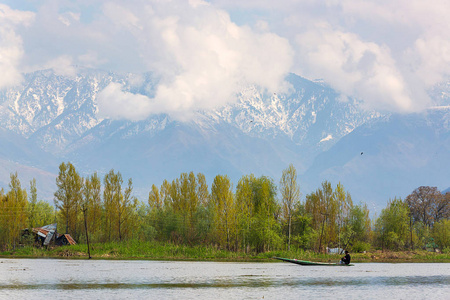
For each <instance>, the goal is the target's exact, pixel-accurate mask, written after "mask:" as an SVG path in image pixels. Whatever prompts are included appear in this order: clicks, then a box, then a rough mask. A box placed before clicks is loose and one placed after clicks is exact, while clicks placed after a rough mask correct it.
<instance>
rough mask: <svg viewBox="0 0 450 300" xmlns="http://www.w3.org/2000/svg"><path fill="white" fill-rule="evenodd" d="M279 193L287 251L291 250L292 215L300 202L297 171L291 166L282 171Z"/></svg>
mask: <svg viewBox="0 0 450 300" xmlns="http://www.w3.org/2000/svg"><path fill="white" fill-rule="evenodd" d="M280 191H281V199H282V205H283V210H282V212H283V218H284V219H285V220H287V224H288V250H291V231H292V214H293V210H294V207H295V205H296V204H297V203H298V202H299V201H300V185H298V183H297V170H296V169H295V167H294V165H293V164H290V165H289V167H288V168H287V169H285V170H283V174H282V176H281V179H280Z"/></svg>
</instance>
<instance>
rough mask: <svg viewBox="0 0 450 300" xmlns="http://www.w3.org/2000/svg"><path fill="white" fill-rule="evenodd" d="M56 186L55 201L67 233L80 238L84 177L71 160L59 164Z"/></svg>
mask: <svg viewBox="0 0 450 300" xmlns="http://www.w3.org/2000/svg"><path fill="white" fill-rule="evenodd" d="M56 186H57V190H56V192H55V194H54V202H55V207H56V208H57V209H58V210H59V212H60V214H61V217H62V218H63V220H64V223H65V233H70V234H71V235H72V236H73V237H74V238H75V239H78V237H79V235H80V228H81V226H80V224H79V223H80V219H79V217H80V216H79V214H80V203H81V197H82V187H83V178H82V177H81V176H80V175H79V174H78V173H77V171H76V170H75V167H74V165H72V164H71V163H70V162H68V163H67V164H65V163H64V162H63V163H61V164H60V166H59V174H58V177H57V178H56Z"/></svg>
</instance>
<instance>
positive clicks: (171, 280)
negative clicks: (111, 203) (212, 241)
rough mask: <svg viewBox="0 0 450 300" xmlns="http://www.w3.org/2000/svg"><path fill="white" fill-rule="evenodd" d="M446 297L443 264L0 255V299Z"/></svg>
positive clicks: (449, 287) (449, 280) (448, 281)
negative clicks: (347, 265)
mask: <svg viewBox="0 0 450 300" xmlns="http://www.w3.org/2000/svg"><path fill="white" fill-rule="evenodd" d="M449 294H450V268H449V265H448V264H371V263H368V264H357V265H356V266H354V267H351V268H339V267H326V266H298V265H293V264H289V263H284V262H274V263H215V262H165V261H106V260H105V261H97V260H86V261H84V260H76V261H73V260H57V259H0V299H23V298H29V297H31V298H32V299H48V298H51V299H55V298H56V299H59V298H61V299H62V298H69V299H71V298H73V299H74V298H91V299H123V298H129V299H136V298H147V299H150V298H153V299H155V298H165V299H167V298H169V299H175V298H183V299H194V298H195V299H211V298H216V299H256V298H262V297H264V298H265V299H281V298H282V299H298V298H300V297H301V298H330V299H341V298H342V299H343V298H346V299H348V298H351V299H353V298H364V299H380V298H390V299H423V298H432V299H448V295H449ZM212 295H215V296H214V297H213V296H212ZM216 295H217V296H216Z"/></svg>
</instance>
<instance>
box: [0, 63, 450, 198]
mask: <svg viewBox="0 0 450 300" xmlns="http://www.w3.org/2000/svg"><path fill="white" fill-rule="evenodd" d="M287 81H288V82H289V83H290V84H291V89H290V90H289V91H288V92H284V93H274V94H267V93H264V92H260V91H259V90H258V89H257V88H256V87H251V86H250V87H248V88H246V89H245V90H243V91H242V92H241V93H240V94H239V96H238V101H237V102H236V103H234V104H232V105H228V106H226V107H221V108H219V109H215V110H211V111H199V112H198V113H197V115H196V117H195V118H194V119H193V120H192V121H189V122H177V121H173V120H171V119H170V117H169V116H167V115H154V116H150V117H149V118H147V119H146V120H144V121H139V122H131V121H125V120H119V121H118V120H109V119H102V118H100V117H99V112H98V107H97V102H96V97H97V95H98V93H99V92H100V91H101V90H102V89H103V88H105V87H106V86H107V85H108V84H109V83H111V82H118V83H120V84H122V85H123V86H124V88H125V89H126V90H127V91H130V92H132V93H139V94H145V95H148V96H150V97H151V96H152V93H153V92H154V87H155V86H156V82H157V79H155V78H154V77H153V76H152V74H143V75H136V74H115V73H111V72H104V71H99V70H89V69H85V70H83V71H81V72H80V73H79V74H78V75H77V76H76V77H74V78H70V77H64V76H58V75H56V74H55V73H54V72H53V71H51V70H44V71H37V72H34V73H30V74H26V75H25V80H24V82H23V83H22V85H20V86H16V87H13V88H9V89H6V90H3V91H0V135H1V136H0V140H1V142H0V144H1V150H0V161H1V165H2V167H1V168H0V186H3V187H6V186H7V184H8V182H9V174H10V173H11V172H15V171H18V173H19V178H21V179H22V178H25V179H22V180H23V184H24V185H26V182H27V180H29V179H31V178H33V177H36V179H37V182H38V189H39V190H38V191H39V192H40V193H41V197H42V198H45V199H48V200H50V201H51V199H52V193H53V192H54V182H55V177H56V175H57V172H58V165H59V164H60V163H61V162H62V161H71V162H72V163H74V164H75V166H76V167H77V169H78V170H79V171H80V173H82V174H83V175H88V174H90V173H92V172H94V171H98V172H99V173H100V174H101V175H102V174H104V173H106V172H108V171H109V170H110V169H112V168H114V169H115V170H117V171H120V172H121V173H122V174H123V177H124V178H128V177H132V178H133V182H134V186H135V191H136V192H137V194H138V195H139V196H141V200H145V197H146V195H147V194H148V191H149V190H150V186H151V185H152V184H156V185H159V184H161V182H162V180H163V179H168V180H172V179H174V178H176V177H178V176H179V174H180V173H181V172H190V171H194V172H202V173H204V174H205V175H206V176H207V178H208V179H209V182H211V180H212V178H213V177H214V176H215V175H217V174H227V175H229V176H230V177H231V179H232V180H233V182H234V183H235V184H236V183H237V180H238V179H239V178H240V177H241V176H242V175H245V174H250V173H254V174H255V175H257V176H260V175H266V176H270V177H272V178H273V179H274V181H275V183H277V182H278V180H279V177H280V176H281V172H282V170H283V169H285V168H286V167H287V166H288V165H289V163H293V164H294V166H295V167H296V168H297V170H298V172H299V173H301V174H303V175H302V176H301V178H302V179H301V181H300V185H301V186H304V187H305V190H303V193H304V195H305V194H306V193H309V192H311V191H312V190H314V189H316V188H317V187H318V186H319V185H318V184H320V182H321V181H323V180H332V181H333V183H337V182H335V181H339V180H341V178H340V175H339V172H341V171H342V172H344V171H345V172H350V173H352V172H353V173H354V174H358V172H357V171H358V170H357V167H356V166H354V167H353V168H356V170H355V169H352V168H350V169H345V170H343V169H342V170H340V171H337V170H338V169H337V168H338V167H342V164H343V165H344V166H348V163H349V162H352V159H353V156H352V155H353V152H352V154H349V153H348V152H349V150H348V148H349V147H354V148H355V151H357V152H358V154H359V152H362V151H364V153H365V154H364V158H366V157H369V155H372V154H371V150H365V149H363V148H366V147H363V146H364V145H365V144H367V143H368V144H371V143H372V144H371V145H378V144H377V143H381V144H382V145H385V147H389V146H390V143H394V144H395V143H399V144H401V143H402V141H409V139H411V136H412V134H415V135H417V134H418V135H421V134H423V135H424V138H425V137H426V138H429V139H430V140H427V144H428V145H430V147H431V145H434V144H436V145H438V144H439V143H441V142H442V144H443V147H444V148H443V149H448V148H449V147H448V145H449V143H450V141H449V139H448V132H449V124H448V120H449V118H448V112H449V110H448V109H441V110H435V111H434V112H432V113H431V114H430V115H429V117H426V116H425V115H424V116H422V115H417V116H415V117H412V118H413V119H414V118H416V119H414V120H411V121H410V122H409V123H408V122H406V121H405V122H406V123H407V124H408V125H405V124H406V123H405V122H403V123H402V121H395V120H398V119H399V120H402V118H404V117H405V116H383V115H381V114H379V113H376V112H367V111H363V110H361V109H360V108H359V106H358V104H357V103H356V102H355V101H353V100H351V99H350V100H348V99H347V100H346V101H342V100H341V97H340V95H339V94H337V93H336V92H335V91H333V90H332V89H331V88H329V87H328V86H326V85H325V84H323V83H321V82H312V81H309V80H306V79H304V78H301V77H299V76H296V75H293V74H291V75H289V76H288V78H287ZM446 88H448V85H443V86H441V87H437V88H436V89H435V90H433V91H432V93H433V95H434V97H440V103H442V104H445V103H449V98H448V95H449V93H448V90H449V89H446ZM447 105H448V104H447ZM438 111H439V112H440V113H438ZM446 114H447V115H446ZM435 115H438V117H436V116H435ZM432 116H433V117H432ZM405 118H407V117H405ZM439 120H442V121H443V122H441V121H439ZM399 122H400V123H399ZM400 125H401V126H406V127H407V128H409V129H410V130H409V131H408V130H405V131H402V132H403V133H404V134H405V136H402V135H401V134H400V133H398V134H393V133H392V132H396V131H395V128H398V126H400ZM427 126H428V127H427ZM426 128H430V130H432V131H433V132H439V134H438V135H436V134H432V133H430V132H429V131H427V130H426ZM416 129H418V130H421V131H420V132H419V133H418V132H417V131H416ZM399 130H400V129H399ZM401 130H403V129H401ZM368 132H369V133H368ZM430 134H431V135H430ZM446 134H447V135H446ZM429 135H430V136H429ZM444 137H445V138H447V140H445V139H444V140H442V139H443V138H444ZM404 143H405V142H404ZM408 145H409V146H408V147H409V148H408V149H410V154H409V156H408V157H407V158H408V159H416V158H417V157H416V156H415V155H422V154H421V152H416V150H417V149H415V148H414V145H413V146H411V145H410V144H408ZM439 145H440V144H439ZM378 146H379V145H378ZM380 147H381V146H380ZM433 147H434V146H433ZM436 147H437V146H436ZM446 147H447V148H446ZM356 149H357V150H356ZM433 149H434V148H433ZM360 150H361V151H360ZM352 151H353V150H352ZM423 151H426V150H425V149H424V150H423ZM447 153H448V152H447ZM382 154H383V155H386V154H385V153H383V152H382V151H378V152H376V153H375V152H374V154H373V155H374V157H379V156H378V155H382ZM448 156H449V155H448V154H447V155H446V154H445V153H443V154H442V156H439V158H440V159H444V160H445V159H446V158H448ZM436 159H437V157H436V158H431V159H430V162H426V163H424V164H423V165H421V168H422V167H423V168H428V169H430V170H431V171H430V172H431V173H433V172H432V168H438V167H439V166H437V165H436V164H433V163H431V161H433V162H434V161H435V160H436ZM380 163H389V162H386V161H384V162H383V161H382V162H380V161H374V164H378V165H376V166H378V167H379V166H380ZM374 167H375V166H372V168H374ZM366 168H367V170H368V172H369V173H370V172H371V170H372V169H371V166H370V165H369V166H366ZM373 170H375V171H376V172H375V171H374V172H373V176H375V177H376V176H383V177H385V176H384V175H383V174H379V172H381V171H377V168H374V169H373ZM396 170H397V171H399V172H400V171H402V170H403V169H402V168H401V167H399V168H398V169H396ZM333 171H335V173H336V174H338V175H336V174H334V173H333ZM345 172H344V173H345ZM447 172H448V171H447ZM344 173H343V174H344ZM438 173H439V172H438ZM444 173H445V172H444ZM371 174H372V173H371ZM440 175H441V176H442V175H446V174H440ZM446 178H450V176H447V177H446ZM429 179H430V181H431V183H430V185H433V180H432V179H433V176H430V177H429ZM354 182H357V181H354ZM435 182H437V183H436V184H438V182H439V184H440V181H438V180H437V181H435ZM317 183H318V184H317ZM346 184H347V185H348V186H349V187H352V188H348V187H347V186H346ZM346 184H344V186H345V187H347V188H348V189H349V192H350V193H352V194H356V196H357V198H361V197H360V196H359V195H360V194H363V192H364V188H363V187H354V184H353V182H351V180H348V183H347V182H346ZM417 184H419V183H417ZM404 185H407V184H406V183H403V186H404ZM421 185H423V184H421ZM403 186H402V187H403ZM407 186H408V187H407V188H410V187H409V185H407ZM446 186H448V184H447V185H446ZM407 188H399V187H397V186H391V187H383V189H390V190H392V192H393V193H395V192H396V191H400V192H401V193H403V192H404V190H407ZM413 188H415V186H414V187H413ZM352 189H354V190H356V192H354V190H352ZM373 194H374V199H375V198H377V197H378V198H377V199H376V201H381V202H383V201H384V203H385V202H386V201H387V200H389V199H383V197H386V193H377V192H374V193H373ZM378 194H379V195H378ZM377 195H378V196H377ZM399 196H404V195H403V194H399ZM364 199H365V198H364Z"/></svg>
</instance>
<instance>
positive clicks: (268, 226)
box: [250, 176, 282, 252]
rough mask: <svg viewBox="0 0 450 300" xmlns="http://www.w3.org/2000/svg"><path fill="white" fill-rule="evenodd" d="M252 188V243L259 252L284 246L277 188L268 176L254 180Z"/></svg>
mask: <svg viewBox="0 0 450 300" xmlns="http://www.w3.org/2000/svg"><path fill="white" fill-rule="evenodd" d="M251 187H252V202H253V209H254V212H253V217H252V226H251V227H252V230H251V236H250V242H251V245H252V246H253V247H254V248H255V250H256V251H257V252H264V251H268V250H270V249H274V248H276V247H278V246H279V245H281V244H282V239H281V236H280V230H281V226H280V224H279V222H278V218H279V211H280V209H279V205H278V203H277V201H276V198H275V197H276V193H277V188H276V186H275V184H274V183H273V180H272V179H271V178H269V177H266V176H261V177H259V178H254V180H253V181H252V182H251Z"/></svg>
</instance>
